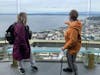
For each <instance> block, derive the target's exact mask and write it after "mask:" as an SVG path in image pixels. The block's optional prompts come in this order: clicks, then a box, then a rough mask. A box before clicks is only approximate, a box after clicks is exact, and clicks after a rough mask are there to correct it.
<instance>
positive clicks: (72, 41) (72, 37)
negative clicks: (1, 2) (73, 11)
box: [64, 29, 78, 49]
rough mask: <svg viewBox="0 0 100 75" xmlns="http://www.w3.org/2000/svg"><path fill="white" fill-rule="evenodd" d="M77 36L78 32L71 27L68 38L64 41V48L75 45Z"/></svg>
mask: <svg viewBox="0 0 100 75" xmlns="http://www.w3.org/2000/svg"><path fill="white" fill-rule="evenodd" d="M77 38H78V32H77V31H76V30H75V29H73V30H72V31H71V32H70V35H69V40H68V41H67V42H65V45H64V49H70V48H72V47H73V46H75V43H76V41H77Z"/></svg>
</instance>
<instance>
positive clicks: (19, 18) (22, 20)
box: [17, 12, 27, 25]
mask: <svg viewBox="0 0 100 75" xmlns="http://www.w3.org/2000/svg"><path fill="white" fill-rule="evenodd" d="M17 22H20V23H23V24H24V25H26V22H27V15H26V13H25V12H21V13H19V14H18V16H17Z"/></svg>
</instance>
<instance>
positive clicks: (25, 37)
mask: <svg viewBox="0 0 100 75" xmlns="http://www.w3.org/2000/svg"><path fill="white" fill-rule="evenodd" d="M26 23H27V15H26V13H24V12H21V13H19V14H18V17H17V23H16V25H15V26H14V36H15V41H14V45H13V59H15V60H17V61H18V69H19V72H20V73H21V74H24V73H25V70H24V67H23V60H24V59H30V63H31V67H32V69H33V70H38V68H37V67H36V66H35V65H34V64H35V61H33V59H32V54H31V48H30V44H29V32H28V31H26V29H25V27H26V26H27V25H26Z"/></svg>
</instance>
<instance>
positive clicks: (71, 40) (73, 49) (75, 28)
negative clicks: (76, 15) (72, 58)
mask: <svg viewBox="0 0 100 75" xmlns="http://www.w3.org/2000/svg"><path fill="white" fill-rule="evenodd" d="M65 24H67V25H68V28H67V30H66V31H65V33H64V36H65V44H64V49H67V50H68V53H69V54H72V55H73V54H77V52H78V51H79V50H80V48H81V30H82V24H81V22H80V21H69V22H66V23H65Z"/></svg>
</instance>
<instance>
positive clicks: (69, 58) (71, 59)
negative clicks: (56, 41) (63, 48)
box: [66, 52, 77, 72]
mask: <svg viewBox="0 0 100 75" xmlns="http://www.w3.org/2000/svg"><path fill="white" fill-rule="evenodd" d="M66 57H67V62H68V68H70V69H72V71H73V72H76V71H77V66H76V64H75V63H76V54H74V55H71V54H69V53H68V52H67V53H66Z"/></svg>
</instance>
